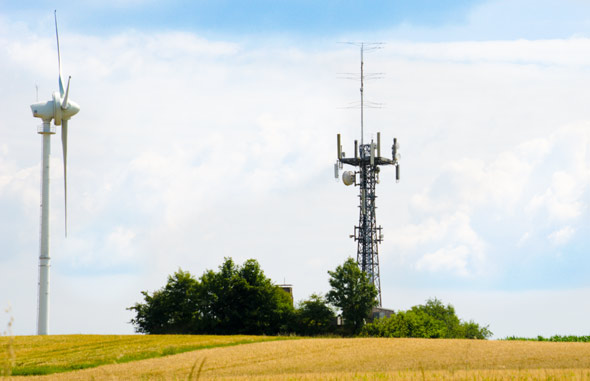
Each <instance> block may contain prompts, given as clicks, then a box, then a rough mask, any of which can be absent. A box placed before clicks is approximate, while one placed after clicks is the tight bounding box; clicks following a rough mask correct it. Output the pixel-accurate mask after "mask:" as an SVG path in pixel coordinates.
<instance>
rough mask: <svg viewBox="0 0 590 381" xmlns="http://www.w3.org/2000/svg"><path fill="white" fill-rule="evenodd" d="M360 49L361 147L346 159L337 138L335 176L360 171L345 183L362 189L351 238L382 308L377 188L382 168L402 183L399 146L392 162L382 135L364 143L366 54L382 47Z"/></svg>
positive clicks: (348, 176)
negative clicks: (349, 168)
mask: <svg viewBox="0 0 590 381" xmlns="http://www.w3.org/2000/svg"><path fill="white" fill-rule="evenodd" d="M349 44H352V45H356V46H360V51H361V75H360V81H361V87H360V92H361V104H360V108H361V144H360V146H359V145H358V141H356V140H355V141H354V157H345V154H344V152H342V145H341V139H340V134H337V141H336V142H337V161H336V164H334V175H335V177H336V179H338V178H339V174H338V171H339V169H342V167H343V165H344V164H347V165H352V166H354V167H356V169H355V170H354V171H344V172H343V173H342V182H343V183H344V184H345V185H352V184H354V185H356V186H358V187H359V188H360V192H359V193H360V194H359V201H360V203H359V204H360V205H359V224H358V225H357V226H355V227H354V234H353V235H352V236H351V237H352V238H354V240H355V241H356V242H357V264H358V265H359V267H360V269H361V270H362V271H363V272H364V273H366V274H367V275H368V277H369V279H370V280H371V282H372V283H373V284H374V285H375V288H377V291H378V296H377V300H378V302H379V307H381V305H382V297H381V275H380V270H379V243H381V242H382V241H383V234H382V227H381V226H378V225H377V219H376V214H375V210H376V209H377V207H376V206H375V200H376V198H377V195H376V194H375V186H376V184H378V183H379V173H380V171H381V168H380V166H383V165H394V166H395V168H396V171H395V172H396V180H397V181H399V178H400V177H399V175H400V171H399V163H398V160H399V153H398V148H399V144H398V143H397V139H396V138H394V139H393V145H392V147H391V148H392V158H391V159H388V158H386V157H382V156H381V133H380V132H377V141H376V142H374V141H373V140H372V139H371V142H370V143H368V144H365V143H364V136H363V135H364V106H365V102H364V82H365V72H364V51H365V50H367V49H380V48H381V45H382V43H364V42H361V43H349Z"/></svg>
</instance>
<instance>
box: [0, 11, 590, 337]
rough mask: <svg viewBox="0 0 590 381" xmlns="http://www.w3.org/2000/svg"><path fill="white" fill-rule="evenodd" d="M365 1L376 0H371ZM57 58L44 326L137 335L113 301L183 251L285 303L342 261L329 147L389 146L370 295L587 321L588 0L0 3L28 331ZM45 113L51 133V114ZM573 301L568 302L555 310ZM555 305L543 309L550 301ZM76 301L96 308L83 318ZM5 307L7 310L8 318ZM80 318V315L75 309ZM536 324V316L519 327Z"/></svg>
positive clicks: (344, 217)
mask: <svg viewBox="0 0 590 381" xmlns="http://www.w3.org/2000/svg"><path fill="white" fill-rule="evenodd" d="M367 4H370V6H367ZM53 9H57V10H58V18H59V23H60V39H61V41H60V42H61V49H62V66H63V72H64V75H72V85H71V94H70V96H71V97H72V99H74V100H75V101H76V102H77V103H79V104H80V106H81V111H80V113H79V114H78V115H76V116H75V117H74V118H73V119H72V121H71V122H70V133H69V134H70V144H69V147H68V149H69V151H68V157H69V162H68V174H69V177H68V181H69V191H68V197H69V210H68V216H69V221H70V225H69V234H68V238H67V239H65V238H64V237H63V221H62V219H61V218H62V216H63V201H62V199H63V189H62V187H61V184H62V180H63V179H62V177H61V176H62V162H61V158H60V157H61V155H60V151H61V146H60V142H59V139H58V138H57V139H53V141H52V144H53V148H52V155H53V156H52V163H51V166H52V174H51V176H52V177H51V178H52V180H51V181H52V188H51V197H52V199H51V211H52V220H51V221H52V222H51V223H52V226H51V256H52V270H51V271H52V273H51V279H52V285H51V287H52V293H51V306H52V307H51V308H52V310H51V318H50V327H51V328H50V331H51V332H53V333H132V332H133V329H132V327H131V326H130V325H129V324H128V323H127V322H128V321H129V319H130V318H131V315H130V313H129V311H126V310H125V308H126V307H128V306H130V305H132V304H134V303H135V302H137V301H139V300H140V296H141V295H140V291H141V290H150V291H153V290H155V289H157V288H159V287H161V286H162V285H163V284H164V282H165V280H166V277H167V275H168V274H170V273H172V272H173V271H175V270H176V269H178V268H179V267H181V268H183V269H185V270H189V271H191V272H192V273H193V274H195V275H200V274H201V273H202V272H203V271H205V270H206V269H211V268H216V267H217V266H218V265H219V264H220V263H221V262H222V260H223V257H225V256H232V257H233V258H234V259H235V260H236V261H237V262H242V261H244V260H245V259H248V258H256V259H258V260H259V261H260V263H261V265H262V268H263V269H264V270H265V271H266V273H267V275H268V276H269V277H271V278H272V279H273V280H274V281H275V282H277V283H280V282H283V280H285V281H287V282H289V283H293V284H294V286H295V298H296V299H298V300H301V299H304V298H306V297H307V296H309V295H310V294H311V293H313V292H327V291H328V282H327V271H328V270H332V269H333V268H335V267H336V266H337V265H338V264H340V263H342V262H343V261H344V260H345V259H346V257H348V256H354V255H355V250H356V246H355V244H354V242H353V241H352V240H349V239H348V238H347V237H348V235H349V234H350V233H351V232H352V230H353V226H354V225H355V224H356V223H357V220H358V208H357V205H356V203H357V196H356V191H357V190H356V189H353V188H346V187H344V186H343V185H342V183H341V182H335V181H334V179H333V177H332V165H333V162H334V154H335V153H334V152H333V148H334V139H335V135H336V134H337V133H341V134H342V137H343V145H344V150H345V151H351V149H352V143H353V141H354V139H357V138H358V134H359V126H358V121H359V116H358V110H354V109H353V110H349V109H344V108H342V107H343V106H346V105H347V104H349V103H350V102H354V101H357V100H358V84H356V83H355V82H353V81H348V80H342V79H339V78H338V77H339V75H338V74H337V73H342V72H356V71H357V70H358V67H359V62H358V57H359V52H358V50H357V49H356V48H355V47H354V46H350V45H345V44H339V43H338V42H342V41H380V42H384V43H385V45H384V48H383V49H380V50H378V51H373V52H370V53H368V54H367V56H366V62H365V67H366V69H367V71H369V72H383V73H385V76H384V77H383V78H382V79H380V80H378V81H370V82H368V83H367V86H366V94H367V98H368V99H369V100H372V101H376V102H381V103H384V104H385V108H383V109H379V110H377V109H369V110H367V111H366V119H365V122H366V124H365V126H366V135H365V137H366V138H370V137H374V136H375V133H376V132H377V131H380V132H381V134H382V135H381V136H382V137H383V140H384V141H390V140H391V139H392V138H393V137H397V138H398V139H399V140H400V142H401V147H402V167H401V169H402V181H401V182H400V183H399V184H396V183H395V181H394V175H393V171H391V170H389V171H388V170H387V169H384V172H383V174H382V179H381V183H380V184H379V185H378V195H379V198H378V201H377V203H378V210H377V218H378V223H379V224H381V225H382V226H383V228H384V234H385V241H384V242H383V244H382V246H381V248H380V255H381V257H380V258H381V274H382V280H381V282H382V287H383V301H384V305H385V306H386V307H390V308H394V309H406V308H409V307H411V306H412V305H416V304H419V303H423V302H424V301H425V300H426V299H427V298H428V297H439V298H441V299H442V300H443V301H444V302H448V303H452V304H454V305H455V307H456V309H457V311H458V314H459V316H460V317H462V318H464V319H467V320H469V319H474V320H475V321H477V322H481V323H483V324H490V329H491V330H492V331H493V332H494V333H495V334H496V337H505V336H508V335H521V336H536V335H538V334H542V335H552V334H588V325H587V316H588V314H590V303H588V294H589V293H590V282H589V281H588V277H587V276H586V274H587V270H588V268H590V258H589V257H588V249H589V247H590V241H589V239H588V235H587V234H586V232H587V231H588V229H589V228H590V218H589V213H588V203H589V201H590V109H589V108H588V107H587V99H588V98H587V97H588V92H587V89H588V88H590V70H589V69H588V68H590V38H589V37H590V16H588V15H590V5H589V4H587V3H586V2H584V1H575V0H571V1H529V0H518V1H508V0H490V1H446V2H439V1H412V2H409V1H408V2H401V1H397V2H396V1H394V2H386V1H381V2H380V1H375V2H362V3H361V2H357V1H326V2H310V1H251V2H241V1H215V2H214V1H191V2H189V1H186V2H184V1H167V2H163V1H157V0H127V1H120V0H119V1H93V0H89V1H80V2H75V3H69V2H59V1H58V2H44V1H41V2H26V1H24V2H8V1H0V55H1V56H0V72H1V73H3V77H2V84H3V90H4V91H3V92H2V94H4V95H2V101H3V105H4V106H3V107H4V108H6V109H9V110H17V112H14V113H8V114H6V115H5V120H4V121H3V123H2V124H1V125H0V132H1V133H2V136H3V139H2V140H0V210H1V211H2V213H1V215H0V227H1V228H2V229H0V242H2V244H3V250H2V251H1V252H0V290H2V292H0V308H2V309H4V308H6V307H7V306H11V312H10V314H12V316H14V318H15V324H14V332H15V333H17V334H32V333H34V331H35V325H36V324H35V316H36V300H37V289H36V282H37V266H38V258H37V257H38V254H37V253H38V242H37V239H38V234H39V233H38V221H39V208H38V205H39V181H40V179H39V168H40V138H39V136H38V135H37V134H36V132H35V131H36V125H38V124H39V123H40V121H38V120H35V119H34V118H33V117H32V116H31V113H30V109H29V105H30V104H31V103H33V102H35V97H36V95H35V85H37V86H38V87H39V100H43V99H49V97H50V96H51V92H52V91H55V90H56V86H57V73H56V71H57V70H56V67H57V65H56V51H55V40H54V35H53V33H54V29H53V28H54V27H53ZM58 128H59V127H58ZM564 309H568V314H563V313H561V312H560V311H563V310H564ZM548 310H549V312H548ZM87 311H90V312H91V313H89V314H88V313H87ZM10 314H7V313H5V314H1V315H0V328H2V327H4V326H6V322H7V321H8V316H9V315H10ZM89 316H90V317H89ZM531 321H533V323H531Z"/></svg>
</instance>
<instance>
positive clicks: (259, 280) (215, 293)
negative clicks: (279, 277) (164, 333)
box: [195, 258, 294, 335]
mask: <svg viewBox="0 0 590 381" xmlns="http://www.w3.org/2000/svg"><path fill="white" fill-rule="evenodd" d="M200 284H201V287H200V288H199V293H198V313H197V314H196V318H195V329H196V331H198V332H202V333H215V334H269V335H270V334H277V333H279V332H281V331H286V330H288V327H289V325H290V323H291V320H292V318H293V314H294V309H293V303H292V301H291V297H290V295H289V294H288V293H286V292H285V291H283V290H282V289H281V288H280V287H278V286H275V285H273V284H272V282H271V281H270V279H268V278H266V276H265V275H264V272H263V271H262V270H261V269H260V265H259V264H258V262H257V261H256V260H254V259H249V260H247V261H246V262H245V263H244V265H243V266H241V267H239V266H236V265H235V264H234V262H233V260H232V259H231V258H226V259H225V262H224V263H223V264H222V265H221V266H220V267H219V272H214V271H211V270H209V271H207V272H205V273H204V274H203V276H202V277H201V278H200Z"/></svg>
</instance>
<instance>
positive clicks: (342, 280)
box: [326, 258, 378, 334]
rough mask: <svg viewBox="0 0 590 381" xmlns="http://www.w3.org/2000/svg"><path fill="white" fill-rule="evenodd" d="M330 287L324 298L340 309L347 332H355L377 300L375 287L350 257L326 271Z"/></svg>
mask: <svg viewBox="0 0 590 381" xmlns="http://www.w3.org/2000/svg"><path fill="white" fill-rule="evenodd" d="M328 274H329V275H330V280H329V282H330V286H331V287H332V289H331V290H330V291H329V292H328V294H326V299H327V300H328V301H329V302H330V303H332V304H333V305H334V306H336V307H338V308H340V310H341V311H342V318H343V320H344V326H345V327H346V328H347V330H348V331H349V333H351V334H357V333H359V332H360V330H361V328H362V327H363V325H364V323H365V319H366V318H367V317H368V316H369V314H370V313H371V309H372V308H373V307H375V306H376V305H377V304H378V302H377V299H376V298H377V289H376V288H375V285H374V284H373V283H371V281H370V280H369V277H368V276H367V274H366V273H364V272H363V271H361V269H359V267H358V265H357V263H356V262H355V261H354V259H352V258H348V259H347V260H346V262H344V264H342V265H341V266H338V267H336V270H334V271H328Z"/></svg>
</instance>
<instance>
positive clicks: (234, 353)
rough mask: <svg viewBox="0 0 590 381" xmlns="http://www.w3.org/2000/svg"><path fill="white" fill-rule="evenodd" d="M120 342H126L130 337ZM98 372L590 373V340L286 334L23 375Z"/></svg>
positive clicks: (188, 375) (144, 375) (478, 376)
mask: <svg viewBox="0 0 590 381" xmlns="http://www.w3.org/2000/svg"><path fill="white" fill-rule="evenodd" d="M134 337H136V336H130V337H129V338H130V339H133V338H134ZM229 337H231V336H229ZM152 338H154V336H152ZM156 338H157V337H156ZM153 344H156V342H154V343H153ZM119 345H121V347H124V345H125V344H124V341H123V342H121V343H120V344H119ZM73 350H75V349H73ZM201 366H202V368H201V370H200V372H199V367H201ZM93 378H94V379H158V380H160V379H166V380H174V379H181V380H186V379H197V378H198V379H201V380H207V379H228V380H229V379H232V380H233V379H285V380H286V379H288V380H294V379H334V380H340V379H447V380H448V379H451V380H460V379H469V380H497V379H516V380H521V379H522V380H525V379H528V380H537V379H538V380H546V379H553V380H554V379H567V380H590V344H588V343H552V342H525V341H476V340H437V339H301V340H282V341H272V342H258V343H251V344H244V345H234V346H226V347H218V348H210V349H202V350H197V351H192V352H185V353H182V354H177V355H173V356H166V357H160V358H154V359H148V360H140V361H134V362H128V363H124V364H112V365H104V366H100V367H97V368H92V369H84V370H80V371H74V372H68V373H62V374H56V375H49V376H40V377H15V379H18V380H25V379H26V380H28V379H60V380H85V379H93Z"/></svg>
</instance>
